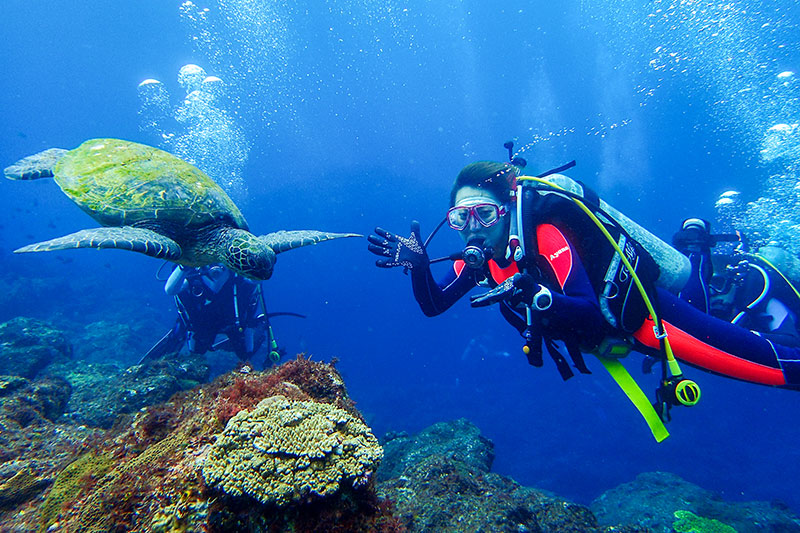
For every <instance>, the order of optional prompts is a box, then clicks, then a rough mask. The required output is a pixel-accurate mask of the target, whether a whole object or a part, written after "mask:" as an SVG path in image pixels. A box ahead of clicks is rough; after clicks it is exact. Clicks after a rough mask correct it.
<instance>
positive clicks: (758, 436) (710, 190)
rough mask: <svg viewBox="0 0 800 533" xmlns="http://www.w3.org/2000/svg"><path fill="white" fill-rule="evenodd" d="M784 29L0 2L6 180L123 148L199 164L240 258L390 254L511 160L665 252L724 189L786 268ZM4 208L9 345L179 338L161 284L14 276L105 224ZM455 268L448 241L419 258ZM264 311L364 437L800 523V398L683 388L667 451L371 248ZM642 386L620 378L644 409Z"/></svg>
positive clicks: (754, 23)
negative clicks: (452, 427)
mask: <svg viewBox="0 0 800 533" xmlns="http://www.w3.org/2000/svg"><path fill="white" fill-rule="evenodd" d="M798 23H800V6H798V4H797V3H795V2H791V1H788V0H783V1H780V2H767V1H764V2H755V1H753V2H695V1H691V0H683V1H679V0H671V1H667V0H665V1H649V2H632V1H610V0H585V1H580V2H579V1H574V2H563V3H557V2H522V1H511V2H502V3H490V2H479V1H450V0H447V1H442V2H426V1H422V0H410V1H408V2H388V1H366V0H355V1H349V2H342V1H335V0H327V1H317V2H306V1H303V0H301V1H299V2H293V3H286V4H280V3H266V2H262V1H255V0H250V1H248V0H228V1H221V0H217V1H213V0H209V1H207V2H202V1H200V0H197V1H196V2H192V1H186V2H183V3H181V2H173V1H164V0H143V1H138V2H135V3H134V2H130V3H113V4H112V3H109V2H103V1H97V0H89V1H85V2H81V3H80V5H77V4H65V3H58V2H44V1H37V0H27V1H22V0H6V1H5V2H3V16H2V17H0V34H2V35H3V37H4V38H3V39H2V44H0V72H2V76H0V113H2V114H1V115H0V116H2V120H0V139H2V142H1V143H0V163H1V164H2V166H3V167H5V166H7V165H10V164H11V163H13V162H14V161H16V160H18V159H19V158H21V157H23V156H26V155H29V154H32V153H35V152H37V151H40V150H43V149H45V148H49V147H54V146H55V147H61V148H73V147H76V146H77V145H78V144H80V143H81V142H83V141H84V140H86V139H89V138H95V137H118V138H123V139H128V140H133V141H138V142H144V143H148V144H153V145H158V146H162V147H164V148H165V149H168V150H170V151H173V152H174V153H177V154H179V155H181V156H182V157H184V158H187V159H190V160H192V161H193V162H194V163H196V164H197V165H198V166H200V167H201V168H203V169H204V170H206V171H207V172H209V173H210V174H211V175H212V177H214V178H215V179H217V180H218V182H219V183H220V184H221V185H223V187H225V188H226V190H228V192H229V193H230V194H231V196H232V197H233V198H234V200H235V201H236V202H237V203H238V205H239V206H240V208H241V209H242V211H243V213H244V214H245V216H246V217H247V219H248V222H249V224H250V227H251V228H252V229H253V230H254V231H255V232H256V233H267V232H270V231H275V230H278V229H305V228H314V229H323V230H330V231H352V232H358V233H362V234H365V235H366V234H368V233H369V232H370V231H372V229H373V228H374V226H376V225H380V226H382V227H384V228H387V229H390V230H391V231H394V232H397V233H400V234H405V233H406V232H407V231H408V226H409V224H410V221H411V220H412V219H416V220H419V221H420V222H421V224H422V229H423V233H425V234H427V233H429V232H430V231H431V230H432V229H433V228H434V227H435V226H436V224H438V223H439V221H440V220H441V219H442V217H443V216H444V213H445V211H446V208H447V198H448V194H449V189H450V185H451V183H452V180H453V179H454V177H455V175H456V174H457V173H458V171H459V169H460V168H461V167H462V166H464V165H465V164H467V163H469V162H471V161H474V160H479V159H497V160H504V159H505V157H506V156H507V154H506V152H505V150H504V149H503V143H504V142H505V141H508V140H511V139H514V140H515V141H516V143H517V144H516V146H517V149H522V151H521V154H520V155H522V156H523V157H525V158H526V159H527V160H528V163H529V166H528V170H529V171H531V172H541V171H544V170H547V169H549V168H551V167H554V166H558V165H560V164H562V163H565V162H567V161H569V160H571V159H575V160H577V166H576V167H575V168H574V169H572V170H570V171H569V172H568V174H569V175H570V176H571V177H573V178H575V179H580V180H582V181H584V182H586V183H587V184H588V185H590V186H592V187H594V188H595V190H596V191H597V192H598V193H599V194H600V195H601V196H602V197H603V198H604V199H606V200H607V201H608V202H609V203H611V204H612V205H614V206H615V207H617V208H618V209H620V210H621V211H623V212H624V213H626V214H627V215H628V216H630V217H631V218H633V219H634V220H636V221H638V222H639V223H641V224H642V225H643V226H645V227H646V228H648V229H649V230H651V231H652V232H654V233H655V234H657V235H658V236H660V237H662V238H663V239H665V240H667V241H669V240H670V237H671V235H672V233H673V232H674V231H675V230H676V229H677V228H678V227H679V225H680V223H681V221H682V220H683V219H684V218H686V217H689V216H700V217H704V218H708V219H711V220H715V221H717V220H718V217H719V213H718V210H717V209H716V207H715V205H716V202H717V199H718V198H719V196H720V194H721V193H723V192H725V191H728V190H737V191H740V192H741V197H742V198H743V199H744V200H743V202H756V203H754V204H753V205H752V206H749V207H746V204H745V205H743V206H742V208H741V210H740V212H738V214H737V217H738V218H737V219H736V221H738V222H740V223H741V224H742V225H746V226H747V227H748V228H753V227H755V228H760V229H761V230H762V231H763V232H764V233H768V234H770V235H773V236H775V238H779V239H781V240H782V242H786V243H787V245H788V246H793V247H795V246H797V244H796V243H797V242H800V241H798V240H797V238H798V237H800V231H797V230H798V227H800V226H798V225H799V224H800V208H798V205H800V204H798V203H793V202H798V199H797V195H798V193H797V192H796V191H794V184H795V183H797V175H796V170H797V161H798V155H800V131H796V130H797V122H798V118H799V117H800V103H799V101H798V96H799V95H800V94H799V93H800V91H798V80H797V79H796V76H795V75H794V74H793V72H794V71H796V70H797V68H798V63H800V48H799V47H798V45H800V32H799V31H798ZM186 65H196V66H198V67H200V68H202V69H203V71H204V72H199V71H197V70H196V69H192V68H189V69H183V70H182V68H183V67H184V66H186ZM179 72H181V73H182V75H181V76H179ZM207 76H214V77H217V78H219V80H220V81H217V80H211V81H207V82H206V83H205V84H203V83H202V82H203V80H204V79H206V80H207ZM145 80H158V81H159V82H160V83H155V82H153V81H151V82H148V83H144V84H142V82H144V81H145ZM140 84H141V85H140ZM194 91H197V92H194ZM0 187H2V192H0V210H1V211H0V212H2V213H3V214H2V215H1V216H0V289H2V290H0V321H6V320H9V319H11V318H14V317H17V316H29V317H35V318H41V319H45V320H50V321H53V322H55V323H58V324H61V325H68V326H69V327H71V328H73V329H76V330H77V329H80V328H84V329H86V328H88V329H91V328H92V327H93V324H99V323H103V322H111V323H117V324H127V325H129V329H128V330H126V331H127V332H128V335H127V337H126V338H125V339H122V340H124V342H121V339H119V338H111V337H109V338H107V339H95V340H94V343H95V345H98V343H99V344H100V345H102V344H103V342H104V341H107V343H108V345H109V346H120V349H118V350H116V354H117V356H118V358H119V364H120V365H123V366H124V365H130V364H133V363H135V362H136V361H137V360H138V358H139V357H140V355H141V354H142V353H144V352H145V351H146V350H147V349H148V348H149V347H150V346H151V345H152V344H153V343H155V342H156V341H157V340H158V339H159V338H160V337H161V336H162V334H163V333H164V332H166V331H167V329H168V328H169V327H170V326H171V324H172V322H173V319H174V316H175V307H174V304H173V302H172V300H171V298H169V297H167V296H166V295H165V294H164V292H163V282H162V281H159V279H157V271H158V270H159V266H160V263H159V262H158V261H155V260H153V259H150V258H146V257H143V256H138V255H136V254H130V253H120V252H116V251H103V252H100V253H97V252H95V251H89V250H84V251H76V252H73V251H65V252H56V253H50V254H29V255H13V254H12V253H11V252H12V250H14V249H15V248H18V247H20V246H22V245H24V244H28V243H31V242H35V241H39V240H44V239H48V238H52V237H56V236H60V235H63V234H66V233H69V232H72V231H76V230H78V229H81V228H84V227H93V226H95V225H96V224H95V223H94V221H92V220H91V219H90V218H89V217H88V216H86V215H85V214H84V213H83V212H81V211H80V209H78V208H77V207H76V206H75V205H74V204H73V203H72V202H71V201H70V200H69V199H68V198H67V197H66V196H64V195H63V194H62V193H61V192H60V191H59V189H58V187H57V186H56V185H55V184H54V183H53V182H52V181H49V180H41V181H36V182H29V183H25V182H11V181H6V180H4V181H3V182H2V183H1V184H0ZM759 198H760V199H761V201H760V202H757V200H758V199H759ZM759 206H769V209H766V208H764V209H760V208H759ZM724 214H725V213H723V215H724ZM734 218H736V217H734ZM742 219H746V220H742ZM784 221H785V222H784ZM730 222H731V219H730V218H728V219H725V220H719V223H721V224H723V225H725V224H727V223H730ZM459 247H460V241H459V239H458V237H457V236H456V235H455V234H454V233H453V232H452V231H449V230H447V231H444V230H443V231H442V232H441V233H440V234H439V235H438V236H437V237H436V239H435V240H434V241H433V243H432V245H431V250H430V254H431V256H438V255H445V254H447V253H450V252H452V251H455V250H457V249H459ZM795 251H796V250H795ZM441 268H446V267H445V266H441ZM263 286H264V289H265V293H266V297H267V305H268V307H269V308H270V310H271V311H294V312H298V313H302V314H305V315H307V317H306V318H305V319H297V318H292V317H285V318H283V317H281V318H276V319H275V320H274V323H273V325H274V328H275V333H276V335H277V338H278V342H279V344H280V345H281V346H283V347H285V348H286V350H287V353H288V354H289V357H291V356H293V354H295V353H298V352H305V353H306V354H309V355H311V356H312V357H313V359H317V360H325V361H328V360H331V359H332V358H334V357H335V358H338V360H339V362H338V363H337V368H338V369H339V371H340V372H341V373H342V375H343V376H344V379H345V381H346V383H347V386H348V391H349V393H350V396H351V397H352V398H353V399H354V400H355V401H356V402H357V404H358V408H359V410H360V411H361V412H362V413H363V414H364V416H365V417H366V418H367V421H368V423H369V424H370V426H371V427H372V428H373V430H374V431H375V433H376V434H377V435H382V434H383V433H385V432H387V431H408V432H417V431H419V430H421V429H422V428H424V427H426V426H429V425H430V424H432V423H435V422H439V421H444V420H450V419H453V418H458V417H465V418H468V419H469V420H470V421H472V422H473V423H475V424H476V425H477V426H478V427H479V428H480V430H481V431H482V433H483V434H484V435H485V436H486V437H488V438H490V439H491V440H492V441H493V442H494V443H495V453H496V460H495V463H494V471H496V472H498V473H500V474H504V475H508V476H511V477H513V478H514V479H515V480H517V481H518V482H520V483H522V484H525V485H531V486H535V487H539V488H543V489H548V490H552V491H554V492H556V493H558V494H560V495H562V496H564V497H567V498H571V499H573V500H575V501H578V502H582V503H588V502H589V501H591V500H592V499H593V498H596V497H597V496H598V495H599V494H600V493H602V492H603V491H605V490H607V489H609V488H611V487H614V486H616V485H618V484H620V483H624V482H627V481H630V480H632V479H633V478H634V477H635V476H636V475H637V474H638V473H641V472H649V471H655V470H660V471H667V472H674V473H676V474H678V475H680V476H681V477H683V478H684V479H686V480H688V481H690V482H693V483H696V484H698V485H700V486H702V487H704V488H706V489H710V490H714V491H717V492H719V493H721V494H722V496H723V497H724V498H725V499H726V500H732V501H738V500H781V501H783V502H786V503H787V504H788V505H789V506H790V507H791V508H792V509H793V510H794V511H795V512H796V513H797V512H800V490H798V489H800V481H798V479H800V445H798V444H799V443H800V394H798V393H797V392H793V391H784V390H777V389H770V388H766V387H759V386H756V385H750V384H745V383H739V382H735V381H732V380H728V379H724V378H719V377H716V376H712V375H709V374H706V373H703V372H700V371H698V370H695V369H691V368H685V369H684V370H685V373H686V375H687V376H688V377H690V378H692V379H694V380H696V381H698V383H699V384H700V385H701V387H702V390H703V398H702V401H701V403H700V404H699V405H698V406H697V407H695V408H692V409H675V410H673V417H674V419H673V421H672V422H671V423H670V424H669V425H668V429H669V430H670V431H671V433H672V436H671V437H670V438H669V439H667V440H666V441H665V442H663V443H661V444H656V443H655V442H654V440H653V439H652V437H651V436H650V433H649V431H648V429H647V427H646V425H645V424H644V423H643V422H642V421H641V419H640V418H639V415H638V413H637V412H636V411H635V409H634V408H633V407H632V406H631V405H630V403H629V402H628V400H627V399H626V397H625V396H624V394H623V393H622V392H621V391H620V390H619V389H618V388H617V386H616V385H615V384H614V382H613V381H612V380H611V378H610V377H609V376H608V375H607V374H606V373H605V371H604V370H603V368H602V367H601V366H600V365H599V364H598V363H597V362H596V361H593V360H591V358H589V359H587V362H588V364H589V365H590V368H591V369H592V371H593V375H591V376H582V375H579V376H576V377H575V378H573V379H571V380H569V381H568V382H566V383H564V382H562V381H561V378H560V377H559V375H558V373H557V372H556V370H555V368H554V366H553V365H552V364H550V362H549V361H548V362H546V364H545V366H544V367H543V368H540V369H536V368H533V367H530V366H528V364H527V362H526V360H525V357H524V355H523V354H522V352H521V346H522V340H521V339H520V337H519V336H518V335H517V333H516V332H515V331H514V330H513V329H512V328H510V327H509V326H508V325H507V324H506V323H505V322H504V321H503V320H502V318H501V317H500V315H499V313H497V311H496V310H492V309H488V310H475V309H471V308H470V307H469V305H468V302H467V301H466V299H465V301H462V302H459V303H458V304H456V306H455V307H454V308H453V309H451V310H450V311H449V312H448V313H445V314H444V315H442V316H440V317H437V318H432V319H430V318H425V317H424V316H423V315H422V313H421V312H420V311H419V308H418V307H417V305H416V303H415V301H414V298H413V296H412V294H411V288H410V282H409V279H408V277H407V276H404V275H403V274H402V273H401V271H400V270H399V269H397V270H392V271H384V270H379V269H377V268H375V266H374V256H372V255H371V254H369V253H368V252H367V251H366V241H364V240H356V239H349V240H344V241H337V242H333V243H326V244H323V245H321V246H318V247H313V248H305V249H302V250H298V251H295V252H292V253H290V254H286V255H281V256H280V257H279V260H278V265H277V268H276V271H275V274H274V276H273V277H272V279H271V280H269V281H267V282H265V283H264V284H263ZM108 329H110V328H105V329H103V331H106V330H108ZM208 357H209V360H211V361H213V362H214V364H216V365H217V366H219V369H218V370H219V371H223V370H225V369H227V368H229V367H230V366H233V364H234V363H235V361H234V360H233V359H231V358H226V357H225V356H224V355H223V354H214V353H212V354H209V356H208ZM640 359H641V358H640V357H639V356H637V355H636V354H632V355H631V356H629V357H628V360H627V361H626V364H627V366H628V367H629V369H630V370H631V372H632V373H633V375H634V377H635V378H636V379H637V380H638V381H639V383H640V385H641V386H642V387H643V389H644V390H645V392H647V393H650V392H651V391H652V390H653V389H654V388H655V386H656V379H657V378H656V375H654V374H651V375H642V374H641V372H640V370H639V368H640ZM225 365H228V367H227V368H226V367H225Z"/></svg>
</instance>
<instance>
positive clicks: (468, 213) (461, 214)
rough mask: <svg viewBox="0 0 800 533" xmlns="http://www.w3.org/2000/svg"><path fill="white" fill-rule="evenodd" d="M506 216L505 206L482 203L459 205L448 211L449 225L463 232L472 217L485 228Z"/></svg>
mask: <svg viewBox="0 0 800 533" xmlns="http://www.w3.org/2000/svg"><path fill="white" fill-rule="evenodd" d="M505 214H506V207H505V206H504V205H497V204H494V203H491V202H481V203H477V204H474V205H457V206H454V207H451V208H450V209H449V210H448V211H447V223H448V224H449V225H450V227H451V228H453V229H454V230H458V231H463V230H464V229H466V227H467V226H468V225H469V219H470V217H472V218H474V219H475V220H477V221H478V223H479V224H480V225H481V226H483V227H484V228H489V227H491V226H494V225H495V224H497V222H498V221H499V220H500V217H502V216H503V215H505Z"/></svg>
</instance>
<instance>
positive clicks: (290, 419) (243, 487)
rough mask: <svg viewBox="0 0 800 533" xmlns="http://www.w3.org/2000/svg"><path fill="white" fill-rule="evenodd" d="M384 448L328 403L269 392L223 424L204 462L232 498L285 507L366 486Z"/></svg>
mask: <svg viewBox="0 0 800 533" xmlns="http://www.w3.org/2000/svg"><path fill="white" fill-rule="evenodd" d="M382 455H383V451H382V449H381V446H380V444H378V439H376V438H375V436H374V435H373V434H372V432H371V431H370V429H369V428H368V427H367V426H366V425H365V424H364V423H363V422H361V420H359V419H357V418H355V417H354V416H353V415H351V414H350V413H348V412H347V411H344V410H342V409H337V408H336V407H333V406H332V405H329V404H325V403H316V402H311V401H307V402H302V401H292V400H287V399H286V398H284V397H283V396H272V397H269V398H267V399H265V400H262V401H261V402H260V403H259V404H258V405H257V406H256V407H255V409H253V410H252V411H242V412H240V413H239V414H237V415H236V416H234V417H233V418H231V419H230V420H229V421H228V424H227V425H226V426H225V429H224V431H223V432H222V435H220V437H219V438H218V439H217V441H216V442H215V443H214V445H213V446H212V447H211V451H210V452H209V454H208V456H207V457H206V460H205V463H204V465H203V476H204V477H205V480H206V482H208V483H210V484H212V485H217V486H219V487H220V488H221V489H222V490H223V491H225V492H226V493H228V494H232V495H234V496H240V495H242V494H249V495H250V496H252V497H254V498H256V499H257V500H259V501H260V502H262V503H265V504H271V503H274V504H277V505H285V504H286V503H289V502H290V501H299V500H301V499H303V498H307V497H311V496H322V497H324V496H330V495H332V494H335V493H336V492H338V491H339V488H340V486H341V485H342V484H343V483H345V482H347V483H350V484H351V485H352V486H354V487H360V486H364V485H366V484H367V483H368V482H369V480H370V478H371V477H372V475H373V473H374V472H375V470H376V469H377V466H378V463H379V462H380V459H381V456H382Z"/></svg>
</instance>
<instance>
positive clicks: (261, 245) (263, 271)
mask: <svg viewBox="0 0 800 533" xmlns="http://www.w3.org/2000/svg"><path fill="white" fill-rule="evenodd" d="M225 233H226V234H227V235H226V239H225V244H224V245H223V246H225V247H226V250H225V254H224V255H225V257H224V259H223V261H224V263H225V265H226V266H227V267H228V268H230V269H231V270H233V271H235V272H237V273H239V274H241V275H243V276H245V277H247V278H250V279H255V280H265V279H269V278H270V277H271V276H272V269H273V267H274V266H275V259H276V258H275V252H274V251H273V250H272V248H271V247H270V246H269V245H268V244H267V243H265V242H264V241H263V240H261V239H259V238H258V237H256V236H255V235H253V234H252V233H250V232H249V231H245V230H241V229H229V230H228V231H226V232H225Z"/></svg>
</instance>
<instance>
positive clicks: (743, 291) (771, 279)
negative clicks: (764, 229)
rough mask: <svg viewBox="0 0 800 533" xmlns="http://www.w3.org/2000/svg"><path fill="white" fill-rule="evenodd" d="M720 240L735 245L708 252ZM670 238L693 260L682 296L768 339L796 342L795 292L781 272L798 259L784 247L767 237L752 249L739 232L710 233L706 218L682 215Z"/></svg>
mask: <svg viewBox="0 0 800 533" xmlns="http://www.w3.org/2000/svg"><path fill="white" fill-rule="evenodd" d="M720 242H730V243H736V246H735V248H733V250H732V251H731V252H730V253H713V254H712V248H713V247H715V246H716V245H717V244H718V243H720ZM672 243H673V245H674V246H675V248H677V249H678V250H679V251H681V252H682V253H684V254H685V255H686V256H687V257H688V258H689V260H690V261H691V262H692V274H693V275H692V276H691V278H690V280H689V282H688V283H687V284H686V285H685V286H684V288H683V290H682V291H681V292H680V293H679V296H680V297H681V298H682V299H684V300H685V301H687V302H689V303H690V304H692V305H693V306H694V307H696V308H697V309H699V310H700V311H703V312H705V313H709V314H711V315H713V316H715V317H717V318H719V319H721V320H725V321H726V322H730V323H731V324H735V325H737V326H740V327H743V328H745V329H748V330H750V331H753V332H756V333H758V334H759V335H761V336H763V337H764V338H767V339H769V340H771V341H773V342H776V343H778V344H782V345H784V346H792V347H800V333H798V331H797V317H798V316H800V292H798V290H797V289H796V288H795V286H794V284H793V283H792V282H791V281H790V278H789V277H788V276H787V275H786V274H787V273H796V272H797V270H798V265H797V264H796V263H797V261H796V260H795V259H794V258H792V256H791V255H790V254H789V253H788V252H787V251H786V250H784V249H783V248H781V247H780V246H779V245H778V244H777V243H775V242H770V243H768V244H767V245H766V246H762V247H761V248H760V249H758V251H757V252H755V253H751V252H749V251H748V245H747V242H746V240H745V238H744V236H743V235H742V234H741V233H739V232H737V233H735V234H720V235H715V234H712V233H711V224H710V223H709V222H708V221H707V220H703V219H700V218H689V219H687V220H685V221H684V222H683V224H682V226H681V229H680V230H679V231H678V232H677V233H676V234H675V235H674V236H673V238H672ZM792 277H796V276H792Z"/></svg>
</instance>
